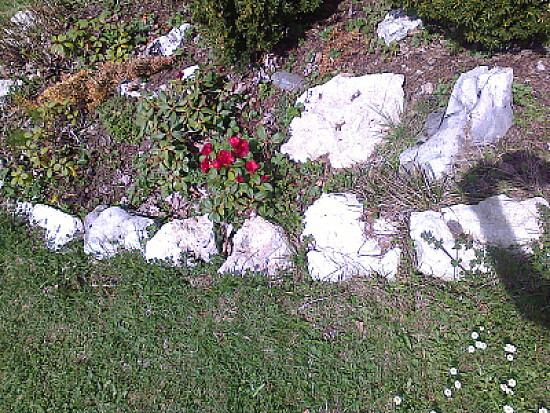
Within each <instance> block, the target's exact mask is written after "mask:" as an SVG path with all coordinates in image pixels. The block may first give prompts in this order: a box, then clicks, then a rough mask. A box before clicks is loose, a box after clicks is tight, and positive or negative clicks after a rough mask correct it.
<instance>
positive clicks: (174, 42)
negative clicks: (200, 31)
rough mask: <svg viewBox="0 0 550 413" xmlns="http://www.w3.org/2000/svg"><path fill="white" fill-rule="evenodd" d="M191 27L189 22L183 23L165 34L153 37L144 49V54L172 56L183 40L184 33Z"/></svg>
mask: <svg viewBox="0 0 550 413" xmlns="http://www.w3.org/2000/svg"><path fill="white" fill-rule="evenodd" d="M190 28H191V25H190V24H189V23H184V24H182V25H181V26H179V27H174V28H173V29H172V30H170V31H169V32H168V33H167V34H166V35H164V36H160V37H158V38H157V39H155V40H154V41H153V42H152V43H151V44H149V45H148V46H147V48H146V49H145V55H147V56H156V55H159V54H160V55H162V56H165V57H168V56H172V55H173V54H174V53H175V52H176V50H177V49H178V48H179V47H180V45H181V43H182V42H183V41H184V40H185V33H186V32H187V30H189V29H190Z"/></svg>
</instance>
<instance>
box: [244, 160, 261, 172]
mask: <svg viewBox="0 0 550 413" xmlns="http://www.w3.org/2000/svg"><path fill="white" fill-rule="evenodd" d="M259 167H260V166H259V165H258V164H257V163H256V162H254V161H248V162H247V163H246V164H245V168H246V170H247V171H248V172H249V173H251V174H253V173H254V172H256V171H257V170H258V168H259Z"/></svg>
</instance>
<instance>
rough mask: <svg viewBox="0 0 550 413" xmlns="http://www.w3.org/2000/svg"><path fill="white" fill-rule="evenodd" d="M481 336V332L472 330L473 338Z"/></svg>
mask: <svg viewBox="0 0 550 413" xmlns="http://www.w3.org/2000/svg"><path fill="white" fill-rule="evenodd" d="M478 338H479V334H478V333H477V332H476V331H472V339H473V340H477V339H478Z"/></svg>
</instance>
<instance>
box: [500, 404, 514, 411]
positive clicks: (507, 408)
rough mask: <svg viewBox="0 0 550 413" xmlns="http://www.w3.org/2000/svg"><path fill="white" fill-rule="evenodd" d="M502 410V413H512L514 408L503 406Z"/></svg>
mask: <svg viewBox="0 0 550 413" xmlns="http://www.w3.org/2000/svg"><path fill="white" fill-rule="evenodd" d="M502 409H503V410H504V413H514V408H513V407H512V406H508V405H506V406H503V407H502Z"/></svg>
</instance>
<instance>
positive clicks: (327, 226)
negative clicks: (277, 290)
mask: <svg viewBox="0 0 550 413" xmlns="http://www.w3.org/2000/svg"><path fill="white" fill-rule="evenodd" d="M362 216H363V205H362V204H361V203H360V202H359V201H358V200H357V197H356V196H355V195H351V194H323V195H322V196H321V198H319V199H318V200H317V201H315V202H314V203H313V205H311V206H310V207H309V208H308V209H307V211H306V212H305V217H304V231H303V233H302V237H312V238H313V250H311V251H309V252H308V254H307V260H308V268H309V272H310V275H311V277H312V278H313V279H314V280H321V281H342V280H345V279H347V278H349V277H352V276H355V275H363V276H368V275H370V274H372V273H373V272H375V273H378V274H380V275H382V276H384V277H386V278H387V279H388V280H393V279H395V276H396V275H397V270H398V268H399V261H400V256H401V250H400V249H399V248H389V249H388V248H383V246H384V245H385V246H389V245H391V240H392V238H394V236H395V235H396V232H397V230H396V228H395V226H394V225H392V224H391V223H389V222H387V221H384V220H377V221H375V222H374V223H373V224H371V225H369V228H368V229H369V231H368V232H369V233H370V235H369V236H367V235H366V230H367V227H366V223H365V222H364V221H362V220H361V217H362Z"/></svg>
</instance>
